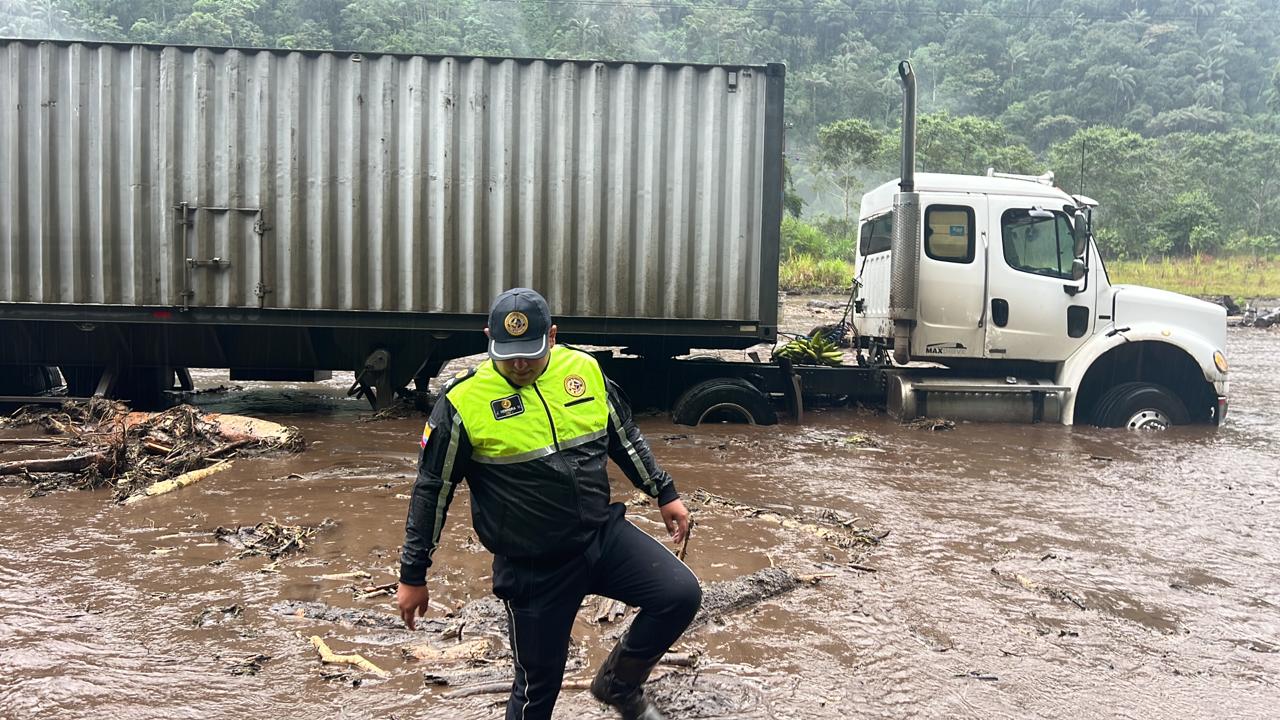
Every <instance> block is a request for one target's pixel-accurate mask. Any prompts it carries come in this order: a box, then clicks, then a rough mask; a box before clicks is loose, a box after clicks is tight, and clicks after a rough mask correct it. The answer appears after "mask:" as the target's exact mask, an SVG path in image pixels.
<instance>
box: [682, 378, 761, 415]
mask: <svg viewBox="0 0 1280 720" xmlns="http://www.w3.org/2000/svg"><path fill="white" fill-rule="evenodd" d="M671 419H672V420H674V421H675V422H676V423H677V424H680V425H698V424H700V423H704V422H739V423H748V424H750V425H776V424H777V423H778V414H777V413H776V412H775V411H774V409H773V405H771V404H770V403H769V398H767V397H765V395H764V393H762V392H760V390H759V388H757V387H756V386H755V385H752V384H751V383H749V382H747V381H746V380H742V379H741V378H714V379H712V380H706V381H704V382H700V383H698V384H697V385H694V386H693V387H691V388H689V389H688V390H686V391H685V393H684V394H683V395H681V396H680V398H679V399H678V400H676V403H675V405H674V406H673V407H672V408H671Z"/></svg>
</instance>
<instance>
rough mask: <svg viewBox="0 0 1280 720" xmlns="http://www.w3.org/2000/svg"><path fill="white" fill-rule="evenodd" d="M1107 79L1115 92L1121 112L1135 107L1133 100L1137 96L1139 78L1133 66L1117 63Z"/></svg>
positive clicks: (1117, 107)
mask: <svg viewBox="0 0 1280 720" xmlns="http://www.w3.org/2000/svg"><path fill="white" fill-rule="evenodd" d="M1107 80H1108V81H1109V82H1110V84H1111V89H1112V91H1113V92H1114V93H1115V97H1116V109H1117V110H1118V111H1120V112H1126V111H1128V110H1129V108H1131V107H1133V101H1134V99H1135V98H1136V96H1137V89H1138V78H1137V76H1136V75H1135V74H1134V71H1133V68H1131V67H1129V66H1128V65H1116V66H1115V67H1114V68H1112V70H1111V72H1110V73H1109V74H1108V75H1107Z"/></svg>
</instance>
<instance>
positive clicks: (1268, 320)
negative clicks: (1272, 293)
mask: <svg viewBox="0 0 1280 720" xmlns="http://www.w3.org/2000/svg"><path fill="white" fill-rule="evenodd" d="M1241 324H1242V325H1244V326H1245V327H1256V328H1269V327H1272V326H1277V325H1280V307H1277V308H1271V309H1270V310H1261V311H1253V310H1252V308H1251V309H1250V312H1246V313H1245V316H1244V322H1243V323H1241Z"/></svg>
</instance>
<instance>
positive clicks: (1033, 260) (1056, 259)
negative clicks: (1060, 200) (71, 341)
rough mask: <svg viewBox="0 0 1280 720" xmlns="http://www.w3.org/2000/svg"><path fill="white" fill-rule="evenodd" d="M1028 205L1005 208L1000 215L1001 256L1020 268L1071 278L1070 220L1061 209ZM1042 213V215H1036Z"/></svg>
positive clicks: (1025, 270)
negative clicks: (1026, 206)
mask: <svg viewBox="0 0 1280 720" xmlns="http://www.w3.org/2000/svg"><path fill="white" fill-rule="evenodd" d="M1046 213H1047V211H1044V210H1037V211H1035V212H1034V213H1033V212H1032V211H1031V210H1030V209H1026V210H1023V209H1017V210H1006V211H1005V213H1004V215H1003V216H1002V217H1001V218H1000V230H1001V234H1002V235H1003V236H1004V260H1005V262H1007V263H1008V264H1009V267H1011V268H1013V269H1015V270H1021V271H1022V272H1029V273H1035V274H1036V275H1047V276H1049V277H1055V278H1067V279H1070V278H1071V262H1072V260H1074V259H1075V257H1074V255H1073V254H1072V249H1073V248H1072V236H1071V223H1070V222H1069V221H1068V219H1067V216H1066V214H1065V213H1062V212H1059V211H1054V212H1053V216H1052V217H1048V216H1047V214H1046ZM1040 215H1044V217H1039V216H1040Z"/></svg>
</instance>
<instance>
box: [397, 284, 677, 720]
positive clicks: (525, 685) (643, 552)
mask: <svg viewBox="0 0 1280 720" xmlns="http://www.w3.org/2000/svg"><path fill="white" fill-rule="evenodd" d="M485 334H486V335H488V337H489V341H490V342H489V357H490V361H489V362H486V363H483V364H482V365H480V367H478V368H476V369H475V370H473V371H471V372H468V373H465V374H462V375H460V376H458V377H457V378H455V379H454V380H453V382H452V383H451V384H449V385H448V386H447V387H446V389H445V391H444V392H443V393H442V394H441V397H440V399H439V400H438V401H437V402H436V405H435V408H434V409H433V410H432V413H431V418H430V420H429V421H428V422H427V427H426V430H425V431H424V432H423V436H422V446H423V449H422V456H421V459H420V461H419V465H418V480H417V482H416V483H415V485H414V488H413V497H412V499H411V500H410V503H409V518H408V521H407V523H406V528H405V542H404V547H403V549H402V550H401V554H400V587H399V590H398V591H397V593H396V604H397V606H398V607H399V609H400V615H401V617H402V618H404V621H405V624H406V625H408V627H409V628H411V629H412V628H413V627H414V618H415V616H421V615H423V614H425V613H426V611H427V602H428V597H429V595H428V590H427V586H426V575H427V568H428V567H430V565H431V556H432V553H434V552H435V550H436V548H437V547H438V545H439V542H440V531H441V530H442V529H443V528H444V523H445V515H446V512H447V510H448V507H449V503H450V501H452V499H453V493H454V490H455V489H456V488H457V486H458V482H459V481H460V480H463V479H465V480H466V481H467V482H468V483H469V484H470V488H471V517H472V524H473V526H474V527H475V531H476V534H477V535H478V536H479V537H480V541H481V542H482V543H484V546H485V547H486V548H488V549H489V551H490V552H492V553H493V556H494V557H493V593H494V594H495V595H497V596H498V597H499V598H500V599H501V600H502V601H503V603H504V605H505V606H506V610H507V624H508V631H509V633H510V639H511V654H512V660H513V664H514V669H515V682H514V684H513V686H512V688H511V698H510V700H509V701H508V702H507V720H548V719H549V718H550V717H551V710H552V708H554V707H555V702H556V697H557V696H558V695H559V694H560V685H561V681H562V680H563V677H564V666H565V661H566V659H567V657H568V649H569V631H570V629H571V628H572V626H573V620H574V617H575V616H576V615H577V613H578V608H579V607H580V606H581V605H582V600H583V598H584V597H585V596H586V595H587V594H594V595H603V596H605V597H609V598H613V599H616V600H620V601H622V602H624V603H627V604H628V605H632V606H636V607H639V608H640V613H639V614H638V615H637V616H636V618H635V621H634V622H632V624H631V628H630V629H629V630H628V631H627V633H626V635H624V636H623V638H622V639H621V640H619V641H618V644H617V645H616V646H615V647H614V648H613V651H612V652H611V653H610V654H609V658H608V659H607V660H606V661H605V663H604V665H603V666H601V668H600V670H599V672H598V673H597V674H596V677H595V680H594V681H593V682H592V683H591V692H592V694H593V695H595V696H596V698H598V699H599V700H600V701H602V702H604V703H606V704H608V705H611V706H613V707H614V708H615V709H617V710H618V712H619V713H620V714H621V716H622V717H623V718H624V719H625V720H663V715H662V714H661V713H660V712H659V711H658V710H657V708H655V707H654V706H653V704H652V703H651V702H650V701H649V700H648V698H646V697H645V694H644V689H643V684H644V682H645V680H647V679H648V677H649V673H650V672H651V671H652V670H653V667H654V665H656V664H657V662H658V660H659V659H660V658H661V657H662V655H663V653H665V652H666V651H667V650H668V649H669V648H670V647H671V645H672V643H674V642H675V641H676V639H677V638H679V637H680V635H681V633H683V632H684V631H685V628H687V627H688V626H689V623H690V622H691V621H692V620H693V616H694V614H695V613H697V611H698V607H699V605H700V603H701V601H702V591H701V589H700V588H699V586H698V580H697V578H695V577H694V575H693V573H692V572H691V571H690V570H689V568H688V567H686V566H685V565H684V563H682V562H680V561H679V560H678V559H676V557H675V555H673V554H672V553H671V552H670V551H669V550H667V549H666V548H665V547H663V546H662V545H661V544H660V543H659V542H658V541H656V540H654V539H653V538H652V537H651V536H649V535H648V534H647V533H645V532H644V531H642V530H640V529H638V528H636V527H635V526H634V525H632V524H631V523H630V522H628V521H627V520H626V519H625V518H624V517H623V514H624V512H625V506H624V505H622V504H621V503H610V497H609V477H608V475H607V474H606V466H607V464H608V459H609V458H613V461H614V462H615V463H617V464H618V466H619V467H621V468H622V471H623V472H624V473H625V474H626V476H627V478H628V479H630V480H631V482H632V483H633V484H635V486H636V487H638V488H640V489H641V490H643V491H644V492H645V493H647V494H648V495H649V496H650V497H653V498H655V499H656V500H657V502H658V507H659V511H660V512H661V514H662V520H663V522H664V523H665V524H666V526H667V530H668V531H669V532H670V533H671V535H672V538H673V539H674V540H675V542H677V543H679V542H681V541H682V540H683V539H684V537H685V534H686V533H688V532H689V512H688V510H686V509H685V507H684V503H683V502H681V501H680V497H679V495H678V494H677V493H676V488H675V484H674V483H673V482H672V480H671V477H670V476H669V475H668V474H667V473H666V472H664V471H663V470H662V469H661V468H659V467H658V465H657V463H656V462H655V461H654V459H653V454H652V453H651V452H650V451H649V446H648V443H646V442H645V440H644V438H643V437H642V436H641V434H640V431H639V430H638V429H636V426H635V424H634V423H633V422H632V419H631V409H630V407H628V405H627V403H626V401H625V398H624V397H623V395H622V393H621V391H620V390H619V389H618V387H617V385H615V384H614V383H613V382H612V381H610V380H608V379H607V378H605V377H604V374H603V373H602V372H601V370H600V366H599V365H598V364H597V363H596V361H595V359H594V358H592V357H591V356H590V355H588V354H586V353H584V352H581V351H578V350H574V349H572V348H568V347H565V346H561V345H556V342H555V340H556V326H555V325H552V324H551V314H550V311H549V310H548V308H547V302H546V300H544V299H543V297H542V296H541V295H539V294H538V293H537V292H535V291H533V290H529V289H526V288H515V289H513V290H508V291H506V292H504V293H502V294H501V295H499V296H498V297H497V299H496V300H494V302H493V305H492V306H491V307H490V309H489V325H488V327H486V328H485Z"/></svg>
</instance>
